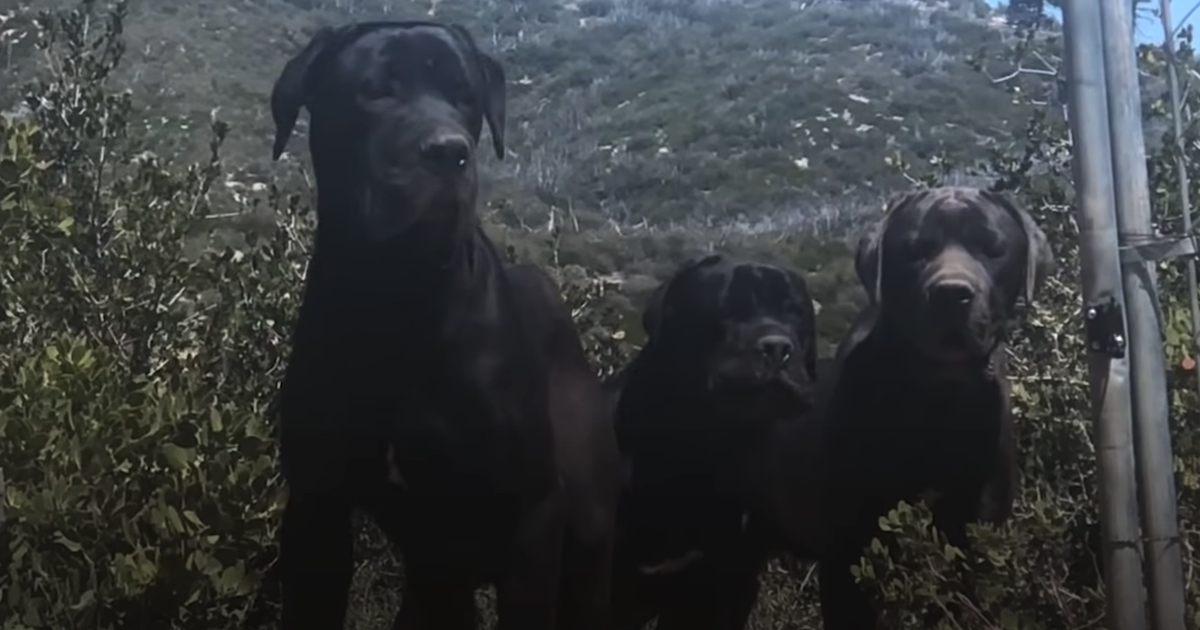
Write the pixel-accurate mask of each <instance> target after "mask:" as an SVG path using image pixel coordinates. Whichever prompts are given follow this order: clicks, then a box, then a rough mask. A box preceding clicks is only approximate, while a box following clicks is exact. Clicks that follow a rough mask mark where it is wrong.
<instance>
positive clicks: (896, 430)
mask: <svg viewBox="0 0 1200 630" xmlns="http://www.w3.org/2000/svg"><path fill="white" fill-rule="evenodd" d="M1054 264H1055V263H1054V258H1053V255H1052V254H1051V252H1050V249H1049V247H1048V246H1047V243H1046V237H1045V235H1044V234H1043V233H1042V230H1041V229H1040V228H1038V226H1037V225H1036V224H1035V223H1034V221H1033V220H1032V219H1031V218H1030V216H1029V215H1028V214H1027V213H1026V212H1025V211H1024V210H1022V209H1020V208H1018V207H1017V206H1016V205H1015V204H1014V203H1013V202H1012V201H1011V200H1010V199H1009V198H1007V197H1006V196H1004V195H1001V194H997V193H993V192H989V191H986V190H979V189H975V188H958V187H944V188H932V189H928V190H921V191H917V192H913V193H910V194H907V195H904V196H902V197H899V198H898V199H896V200H895V201H894V202H893V203H892V204H891V205H890V206H889V208H888V210H887V212H886V214H885V215H884V216H883V218H882V219H880V220H879V221H878V222H877V223H876V224H875V225H873V226H872V227H871V228H870V229H869V230H868V231H867V233H866V234H865V235H864V236H863V237H862V239H861V240H860V242H859V246H858V254H857V258H856V269H857V271H858V276H859V278H860V280H861V281H862V283H863V286H864V287H866V289H867V292H868V293H869V294H870V296H871V304H870V305H869V306H868V307H867V308H866V310H864V311H863V313H861V314H860V316H859V318H858V319H857V320H856V322H855V323H854V325H853V326H852V328H851V330H850V332H849V333H848V335H847V337H846V339H844V340H843V342H842V343H841V345H840V346H839V348H838V353H837V358H836V360H835V365H834V367H833V374H832V378H831V379H830V380H829V381H823V383H822V386H823V392H822V396H821V402H820V403H819V405H820V407H821V408H822V409H823V412H822V420H823V422H824V424H825V425H826V426H825V429H824V430H825V435H824V437H823V438H822V457H823V459H824V466H823V470H822V475H823V477H822V478H823V479H824V483H825V497H826V498H825V501H824V504H823V512H824V517H823V518H824V519H825V520H826V523H827V525H828V527H829V530H828V531H830V532H831V533H832V534H833V535H834V539H833V541H832V544H831V545H830V546H829V547H828V548H826V549H824V550H820V556H819V557H820V559H821V562H820V580H819V581H820V587H821V610H822V615H823V617H824V620H825V630H873V629H874V628H876V627H877V623H878V622H877V615H876V613H875V611H873V610H872V607H871V606H870V605H869V601H868V599H867V597H866V594H865V593H864V592H863V591H862V590H861V589H860V588H859V587H858V586H857V585H856V584H855V583H854V578H853V577H852V576H851V573H850V566H851V565H852V564H855V563H856V562H857V560H858V558H859V557H860V556H861V555H862V550H863V547H864V546H865V545H866V544H867V543H868V542H869V541H870V540H871V538H872V537H874V536H877V535H878V517H879V516H881V515H882V514H883V513H885V512H886V511H887V510H889V509H891V508H892V507H894V506H895V504H896V503H897V502H898V501H900V500H905V501H909V502H914V501H915V500H916V499H917V498H918V496H922V495H923V496H925V497H926V498H929V499H931V500H932V511H933V513H934V521H935V524H936V525H937V526H938V527H939V528H940V529H942V530H943V531H944V532H945V533H946V535H947V537H948V539H949V540H950V542H951V543H953V544H955V545H956V546H959V547H960V548H965V547H966V544H967V537H966V525H967V523H969V522H973V521H981V520H982V521H989V522H1000V521H1002V520H1004V519H1006V518H1007V517H1008V515H1009V514H1010V512H1011V510H1012V502H1013V495H1014V492H1015V490H1016V474H1017V471H1016V462H1015V457H1016V453H1015V449H1016V447H1015V444H1014V437H1013V434H1012V419H1011V407H1010V401H1009V384H1008V381H1007V378H1006V360H1005V341H1006V339H1007V336H1006V333H1007V331H1008V328H1009V326H1010V325H1011V323H1012V321H1013V318H1014V315H1015V310H1016V308H1017V305H1018V303H1019V302H1025V303H1026V304H1028V303H1031V302H1032V301H1033V298H1034V296H1035V294H1036V293H1037V290H1038V288H1039V287H1040V286H1041V284H1042V282H1043V280H1044V279H1045V277H1046V276H1047V275H1049V274H1051V273H1052V272H1053V269H1054ZM933 497H936V498H933Z"/></svg>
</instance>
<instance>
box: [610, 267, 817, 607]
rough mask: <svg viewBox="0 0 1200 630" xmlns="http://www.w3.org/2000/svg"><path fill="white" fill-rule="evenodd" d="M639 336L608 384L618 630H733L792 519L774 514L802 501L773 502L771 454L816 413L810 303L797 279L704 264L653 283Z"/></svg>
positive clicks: (776, 486) (775, 465)
mask: <svg viewBox="0 0 1200 630" xmlns="http://www.w3.org/2000/svg"><path fill="white" fill-rule="evenodd" d="M643 325H644V327H645V329H646V331H647V336H648V340H647V342H646V345H645V346H644V347H643V348H642V350H641V352H640V353H639V354H638V356H637V357H636V358H635V359H634V360H633V362H632V363H631V364H630V365H629V367H628V368H626V370H625V371H624V372H623V373H622V374H621V375H620V376H619V377H618V379H616V380H615V381H613V382H612V383H610V387H620V388H621V391H620V398H619V401H618V403H617V420H616V423H617V437H618V442H619V444H620V446H621V450H622V455H623V456H624V457H625V458H626V461H627V463H628V465H629V471H630V473H631V478H630V487H629V489H628V490H627V492H626V495H625V497H624V499H623V501H622V509H621V511H620V518H619V522H620V531H621V535H620V538H619V542H618V545H617V556H616V563H615V572H616V577H615V584H614V591H613V598H614V599H613V612H614V616H615V618H616V624H615V626H616V627H617V628H621V629H622V630H634V629H636V628H641V627H642V626H644V625H645V624H646V623H647V622H649V621H650V620H651V619H652V618H654V617H656V616H657V617H658V625H657V627H658V628H659V629H660V630H674V629H684V628H686V629H689V630H697V629H705V628H713V629H717V628H722V629H729V630H733V629H740V628H742V627H743V626H744V625H745V623H746V620H747V618H748V617H749V614H750V611H751V609H752V608H753V606H754V602H755V599H756V598H757V593H758V574H759V572H760V570H761V569H762V567H763V565H764V563H765V562H766V560H767V559H768V555H769V554H770V553H771V552H772V551H774V550H775V549H777V548H778V544H777V542H778V541H781V540H782V539H783V537H784V536H783V534H781V532H779V531H778V529H779V528H780V524H781V522H784V521H790V520H795V519H793V518H791V517H790V516H786V515H784V514H783V511H782V510H780V509H777V508H778V507H779V506H781V505H784V504H788V505H793V504H795V503H797V501H796V497H795V496H793V495H795V493H794V492H793V495H786V496H785V495H781V494H780V492H781V491H785V490H788V489H789V488H787V484H785V483H780V481H781V480H782V479H784V478H785V477H787V475H785V474H784V471H783V470H781V466H780V464H782V463H783V461H782V460H783V459H784V458H782V457H780V456H781V455H783V454H784V453H785V452H786V451H785V450H783V449H780V448H777V446H778V445H779V444H780V443H782V442H787V443H788V444H797V442H796V440H795V439H793V438H796V439H800V438H799V437H798V436H793V435H790V434H791V433H794V429H793V427H794V426H795V425H798V424H799V423H800V418H801V417H803V415H804V414H805V413H806V412H807V411H809V409H810V408H811V406H812V403H813V397H814V395H815V393H814V391H813V377H814V374H815V370H816V360H817V359H816V333H815V325H814V312H813V303H812V300H811V298H810V297H809V294H808V290H807V287H806V285H805V282H804V279H803V278H801V277H800V276H799V275H798V274H796V273H794V272H791V271H786V270H783V269H780V268H777V267H773V266H769V265H763V264H754V263H747V262H735V261H733V260H731V259H729V258H727V257H725V256H721V255H713V256H708V257H706V258H703V259H701V260H698V261H689V262H688V263H685V264H684V265H683V266H682V267H681V268H680V269H679V270H678V271H677V272H676V273H675V274H674V275H673V276H672V277H671V278H670V279H669V280H668V281H666V282H665V283H663V284H662V285H660V286H659V288H658V289H657V290H656V292H655V293H654V294H652V296H651V299H650V303H649V305H648V306H647V308H646V310H645V313H644V315H643ZM784 433H788V434H789V435H788V437H787V439H786V440H778V438H780V436H781V434H784ZM803 456H804V455H803V453H801V454H800V457H801V459H802V458H803ZM799 512H803V510H799ZM783 527H784V528H786V529H792V528H791V527H790V526H788V525H784V526H783ZM798 537H800V538H805V536H804V535H798Z"/></svg>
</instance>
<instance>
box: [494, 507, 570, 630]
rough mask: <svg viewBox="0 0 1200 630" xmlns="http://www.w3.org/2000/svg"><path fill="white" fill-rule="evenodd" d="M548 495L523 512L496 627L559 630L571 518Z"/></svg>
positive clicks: (499, 586)
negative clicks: (565, 548) (566, 538)
mask: <svg viewBox="0 0 1200 630" xmlns="http://www.w3.org/2000/svg"><path fill="white" fill-rule="evenodd" d="M563 508H564V506H563V502H562V496H561V494H560V493H559V492H557V491H554V492H550V493H549V494H547V495H546V496H545V497H543V498H542V499H541V500H539V501H538V502H537V503H535V504H534V505H531V506H529V507H527V508H526V509H525V510H524V511H523V514H521V516H520V519H519V523H518V525H517V529H516V536H515V538H514V541H513V548H512V557H511V560H510V564H509V567H508V571H507V573H506V575H505V576H504V579H503V580H502V581H501V583H500V584H497V585H496V586H497V587H496V613H497V617H498V619H497V623H496V630H554V626H555V620H556V613H557V609H558V605H557V603H558V594H559V576H560V575H561V566H562V552H563V542H564V533H565V529H566V519H565V514H564V509H563Z"/></svg>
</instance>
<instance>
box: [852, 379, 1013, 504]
mask: <svg viewBox="0 0 1200 630" xmlns="http://www.w3.org/2000/svg"><path fill="white" fill-rule="evenodd" d="M895 376H896V375H893V378H892V379H891V380H883V379H882V378H880V379H870V380H868V379H863V380H859V381H856V382H855V383H854V384H853V385H854V387H853V391H849V392H843V393H842V395H841V396H840V400H841V401H842V404H843V406H842V407H841V409H840V410H839V411H840V413H838V414H837V418H836V423H837V424H836V425H835V427H836V428H835V432H836V437H835V439H836V440H837V442H839V443H841V444H842V448H840V449H838V450H839V451H842V452H846V451H847V450H848V451H850V452H849V453H847V454H850V453H853V455H852V457H851V459H850V461H853V462H854V466H855V467H856V468H857V470H858V473H859V474H861V475H864V476H865V477H867V478H871V479H874V480H875V483H879V481H880V480H889V481H890V483H891V485H894V486H896V491H897V492H904V493H908V492H910V491H913V492H920V491H923V490H925V489H927V488H930V487H932V488H936V489H939V490H949V489H951V488H950V486H957V485H973V484H975V483H978V482H979V480H980V479H982V478H983V477H984V476H986V475H987V474H988V472H989V470H990V467H991V466H992V465H993V463H994V461H995V456H996V453H997V448H998V444H999V440H1000V439H1001V435H1000V433H1001V422H1002V413H1003V408H1004V405H1003V401H1002V399H1001V396H1002V391H1001V388H1000V385H999V383H998V382H995V381H987V380H983V379H980V380H977V381H972V382H960V383H955V382H943V383H937V382H921V381H917V380H915V379H905V378H895Z"/></svg>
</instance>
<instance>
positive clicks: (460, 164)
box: [421, 134, 471, 174]
mask: <svg viewBox="0 0 1200 630" xmlns="http://www.w3.org/2000/svg"><path fill="white" fill-rule="evenodd" d="M470 158H471V144H470V143H469V142H467V139H466V138H465V137H463V136H460V135H457V134H442V135H437V136H434V137H432V138H429V139H428V140H426V141H425V142H422V143H421V159H422V160H424V161H425V163H426V164H427V165H429V167H430V168H432V169H434V170H436V171H438V172H440V173H447V174H450V173H458V172H460V171H462V170H463V169H464V168H465V167H466V166H467V160H469V159H470Z"/></svg>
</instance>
